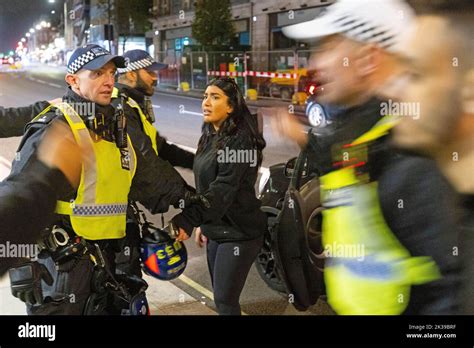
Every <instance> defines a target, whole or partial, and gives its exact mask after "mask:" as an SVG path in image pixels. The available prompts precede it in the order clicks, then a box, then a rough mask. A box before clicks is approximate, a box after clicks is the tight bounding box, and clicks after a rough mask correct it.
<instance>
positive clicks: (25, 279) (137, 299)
mask: <svg viewBox="0 0 474 348" xmlns="http://www.w3.org/2000/svg"><path fill="white" fill-rule="evenodd" d="M38 246H39V248H40V250H41V251H40V253H39V254H38V258H37V260H34V261H31V262H28V263H26V264H24V265H22V266H19V267H17V268H12V269H10V270H9V274H10V281H11V289H12V294H13V295H14V296H15V297H18V298H19V299H20V300H22V301H23V302H25V303H27V305H28V308H29V311H31V312H32V314H56V313H57V314H84V315H94V314H105V313H110V312H111V311H112V312H113V313H110V314H123V315H147V314H149V310H148V304H147V301H146V297H145V290H146V288H147V287H148V284H147V283H146V282H145V281H144V280H143V279H141V278H140V277H138V276H136V275H127V274H121V275H118V276H117V275H116V274H115V268H114V266H115V265H114V255H115V252H116V246H117V243H116V240H101V241H91V240H86V239H84V238H83V237H80V236H77V235H76V234H74V233H73V232H68V231H67V230H66V229H63V228H61V227H58V226H53V227H52V228H50V229H47V230H45V231H44V232H43V233H42V234H41V238H40V240H39V241H38ZM111 301H112V302H114V304H111V303H110V302H111ZM51 306H54V307H56V309H57V308H58V307H62V308H63V309H64V311H62V312H61V311H59V312H58V311H57V312H54V313H51V312H50V311H49V310H47V309H46V312H44V311H43V308H42V307H44V308H47V307H51ZM117 308H119V309H117ZM35 312H36V313H35Z"/></svg>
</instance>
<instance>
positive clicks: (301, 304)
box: [255, 151, 324, 310]
mask: <svg viewBox="0 0 474 348" xmlns="http://www.w3.org/2000/svg"><path fill="white" fill-rule="evenodd" d="M310 162H311V161H308V153H307V151H302V152H301V153H300V155H299V156H298V157H297V158H292V159H290V160H289V161H288V162H287V163H286V164H282V163H279V164H276V165H274V166H271V167H270V168H269V172H268V173H266V174H264V175H262V177H261V178H260V183H259V190H260V196H259V197H260V200H261V201H262V210H263V211H264V212H265V213H266V214H267V217H268V231H267V233H266V234H265V242H264V246H263V247H262V249H261V252H260V254H259V255H258V257H257V260H256V261H255V265H256V268H257V270H258V272H259V274H260V276H261V277H262V279H263V280H264V281H265V282H266V284H267V285H268V286H269V287H270V288H272V289H274V290H276V291H279V292H283V293H287V294H288V295H289V296H291V298H289V300H290V302H292V303H293V305H294V306H295V307H296V308H297V309H298V310H306V309H307V308H308V307H309V306H311V305H312V304H314V303H316V301H317V299H318V297H319V296H320V295H321V294H323V293H324V284H323V276H322V270H323V267H324V266H323V261H324V253H323V248H322V241H321V220H322V219H321V211H322V207H321V204H320V198H319V180H318V177H319V171H318V169H317V168H315V167H314V166H311V164H310Z"/></svg>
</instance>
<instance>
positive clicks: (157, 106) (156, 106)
mask: <svg viewBox="0 0 474 348" xmlns="http://www.w3.org/2000/svg"><path fill="white" fill-rule="evenodd" d="M153 107H154V108H157V109H159V108H161V106H159V105H155V104H153Z"/></svg>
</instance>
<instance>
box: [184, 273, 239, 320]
mask: <svg viewBox="0 0 474 348" xmlns="http://www.w3.org/2000/svg"><path fill="white" fill-rule="evenodd" d="M178 279H179V280H181V281H182V282H183V283H185V284H186V285H188V286H189V287H191V288H193V289H194V290H196V291H197V292H199V293H201V294H203V295H204V296H206V297H208V298H210V299H211V300H212V301H214V294H213V293H212V291H209V290H207V289H206V288H205V287H204V286H202V285H201V284H199V283H196V282H195V281H194V280H192V279H191V278H188V277H186V276H185V275H184V274H181V275H180V276H179V278H178ZM241 312H242V315H248V314H247V313H245V312H244V311H242V310H241Z"/></svg>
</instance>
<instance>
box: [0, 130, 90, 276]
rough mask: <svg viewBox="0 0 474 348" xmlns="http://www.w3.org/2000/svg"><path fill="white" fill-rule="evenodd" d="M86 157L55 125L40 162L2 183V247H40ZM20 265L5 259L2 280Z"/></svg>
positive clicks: (69, 135) (0, 270) (42, 147)
mask: <svg viewBox="0 0 474 348" xmlns="http://www.w3.org/2000/svg"><path fill="white" fill-rule="evenodd" d="M84 155H85V156H87V154H86V153H85V152H84V151H82V153H81V150H80V149H79V146H78V145H77V143H76V142H75V141H74V138H73V136H72V133H71V132H70V131H69V130H68V129H67V127H65V126H63V125H62V124H61V123H59V122H56V123H55V124H53V125H52V127H51V129H49V130H48V132H46V134H45V138H44V140H43V142H42V144H41V145H40V147H39V149H38V161H37V162H36V163H34V164H33V165H31V166H28V167H27V168H25V170H24V172H23V173H22V174H21V175H19V176H18V177H17V178H16V180H14V181H10V182H6V181H2V182H0V221H2V224H1V226H0V244H1V245H6V244H7V243H10V244H35V243H36V241H37V239H38V237H39V231H41V229H42V228H44V227H46V226H47V225H48V224H49V223H51V222H52V221H53V219H54V208H55V207H56V201H57V199H58V197H59V196H60V194H61V193H60V192H59V191H60V190H59V189H58V188H60V187H72V186H73V185H75V184H76V183H77V182H79V175H77V173H78V172H79V168H80V166H81V163H82V162H83V158H82V156H84ZM38 202H41V204H38ZM16 262H18V260H17V259H16V258H2V260H1V262H0V276H2V275H3V274H4V273H5V272H6V271H7V270H8V268H10V267H11V266H13V265H14V264H15V263H16Z"/></svg>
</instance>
